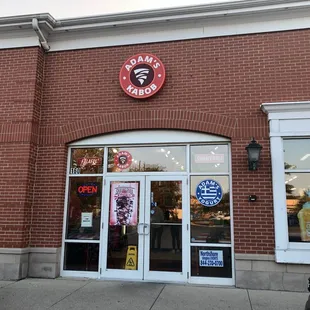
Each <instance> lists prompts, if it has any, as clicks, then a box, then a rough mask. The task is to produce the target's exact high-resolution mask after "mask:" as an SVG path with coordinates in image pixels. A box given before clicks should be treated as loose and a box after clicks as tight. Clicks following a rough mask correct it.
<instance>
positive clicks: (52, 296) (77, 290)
mask: <svg viewBox="0 0 310 310" xmlns="http://www.w3.org/2000/svg"><path fill="white" fill-rule="evenodd" d="M307 298H308V294H307V293H296V292H275V291H256V290H244V289H236V288H217V287H206V286H193V285H177V284H158V283H142V282H113V281H96V280H72V279H61V278H59V279H56V280H51V279H25V280H22V281H18V282H9V281H0V309H1V310H15V309H18V310H28V309H29V310H38V309H40V310H41V309H52V310H66V309H74V310H92V309H103V310H109V309H124V310H125V309H126V310H140V309H141V310H142V309H143V310H151V309H152V310H165V309H178V310H183V309H184V310H185V309H186V310H191V309H193V310H194V309H195V310H196V309H199V310H201V309H210V310H211V309H216V310H221V309H225V310H226V309H230V310H233V309H235V310H251V309H254V310H267V309H270V310H271V309H272V310H277V309H279V310H280V309H281V310H286V309H292V310H299V309H301V310H304V306H305V303H306V301H307Z"/></svg>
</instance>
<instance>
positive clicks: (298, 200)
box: [283, 139, 310, 242]
mask: <svg viewBox="0 0 310 310" xmlns="http://www.w3.org/2000/svg"><path fill="white" fill-rule="evenodd" d="M283 149H284V169H285V191H286V207H287V222H288V236H289V241H290V242H310V139H288V140H283ZM296 171H298V172H296Z"/></svg>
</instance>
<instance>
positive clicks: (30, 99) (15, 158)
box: [0, 48, 44, 247]
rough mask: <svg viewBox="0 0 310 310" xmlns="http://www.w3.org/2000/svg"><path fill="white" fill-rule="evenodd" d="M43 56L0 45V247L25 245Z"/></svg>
mask: <svg viewBox="0 0 310 310" xmlns="http://www.w3.org/2000/svg"><path fill="white" fill-rule="evenodd" d="M43 64H44V55H43V53H42V51H41V50H40V49H38V48H27V49H13V50H0V76H1V81H0V109H1V114H0V124H1V133H0V156H1V165H0V175H1V179H0V186H1V200H0V214H1V216H0V247H26V246H28V244H29V232H30V222H31V212H32V201H33V185H34V178H35V173H34V172H35V160H36V156H37V155H36V148H37V140H38V129H39V120H40V105H41V95H42V93H41V91H42V86H43Z"/></svg>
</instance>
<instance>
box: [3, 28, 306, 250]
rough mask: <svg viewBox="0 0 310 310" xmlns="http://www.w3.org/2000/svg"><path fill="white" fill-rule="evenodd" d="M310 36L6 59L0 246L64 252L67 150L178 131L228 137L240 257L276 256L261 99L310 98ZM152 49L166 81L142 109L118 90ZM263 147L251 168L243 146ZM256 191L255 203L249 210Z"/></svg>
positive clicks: (35, 53)
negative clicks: (127, 134)
mask: <svg viewBox="0 0 310 310" xmlns="http://www.w3.org/2000/svg"><path fill="white" fill-rule="evenodd" d="M308 42H310V31H309V30H300V31H290V32H280V33H268V34H255V35H242V36H231V37H219V38H209V39H196V40H187V41H177V42H166V43H156V44H145V45H131V46H120V47H108V48H97V49H84V50H73V51H63V52H51V53H46V54H43V52H42V51H41V50H39V49H37V48H28V49H10V50H2V51H0V76H1V83H0V94H1V96H0V104H1V111H2V113H1V116H0V117H1V126H2V127H1V135H0V142H1V158H2V165H1V168H0V169H1V176H2V178H1V188H2V193H3V194H2V199H1V202H0V211H1V214H2V217H1V218H0V247H26V246H31V247H59V246H61V238H62V224H63V209H64V191H65V174H66V159H67V148H66V144H67V143H69V142H71V141H74V140H77V139H81V138H85V137H88V136H92V135H97V134H104V133H107V132H116V131H123V130H132V129H150V128H154V129H159V128H165V129H183V130H193V131H200V132H207V133H211V134H216V135H221V136H225V137H228V138H231V144H232V182H233V187H232V192H233V212H234V214H233V215H234V241H235V252H236V253H259V254H263V253H265V254H273V253H274V226H273V222H274V220H273V203H272V181H271V164H270V149H269V137H268V122H267V117H266V115H264V114H263V112H262V111H261V110H260V104H261V103H263V102H278V101H300V100H309V99H310V88H309V87H308V86H309V85H308V84H309V83H308V78H306V77H307V75H308V74H309V71H310V64H309V61H308V58H309V57H310V49H309V48H308V45H309V43H308ZM141 52H149V53H152V54H155V55H156V56H158V57H159V58H160V59H161V61H162V62H163V63H164V65H165V67H166V74H167V77H166V82H165V85H164V87H163V89H162V90H161V91H160V92H159V93H158V94H157V95H156V96H154V97H152V98H150V99H147V100H143V101H139V100H135V99H132V98H130V97H128V96H127V95H126V94H125V93H124V92H123V91H122V90H121V88H120V86H119V82H118V74H119V70H120V67H121V65H122V64H123V62H124V61H125V60H126V59H127V58H128V57H130V56H132V55H134V54H137V53H141ZM252 136H254V137H255V139H256V140H257V141H258V142H259V143H260V144H261V145H262V146H263V150H262V155H261V162H260V166H259V169H258V170H257V171H249V170H248V168H247V158H246V151H245V146H246V145H247V144H248V143H249V142H250V138H251V137H252ZM250 194H256V195H257V196H258V201H257V202H255V203H249V202H248V195H250Z"/></svg>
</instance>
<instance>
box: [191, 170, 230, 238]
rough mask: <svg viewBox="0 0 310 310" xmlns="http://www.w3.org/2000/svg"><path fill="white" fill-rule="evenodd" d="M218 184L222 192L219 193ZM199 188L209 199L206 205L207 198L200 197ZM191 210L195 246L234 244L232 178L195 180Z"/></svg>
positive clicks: (198, 177)
mask: <svg viewBox="0 0 310 310" xmlns="http://www.w3.org/2000/svg"><path fill="white" fill-rule="evenodd" d="M204 181H205V182H204ZM213 181H215V182H216V183H213ZM215 184H218V185H219V187H220V188H221V189H219V190H216V189H215V188H214V187H215V186H217V185H215ZM198 186H200V187H201V190H200V193H202V196H205V199H204V200H202V203H201V202H200V200H201V199H202V198H203V197H201V196H199V197H197V195H196V192H197V187H198ZM219 193H220V196H219ZM208 201H211V203H210V204H208V203H209V202H208ZM204 204H205V205H204ZM190 207H191V211H190V215H191V242H192V243H230V242H231V240H230V239H231V238H230V202H229V178H228V176H191V196H190Z"/></svg>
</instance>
